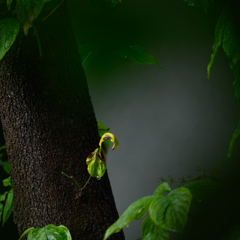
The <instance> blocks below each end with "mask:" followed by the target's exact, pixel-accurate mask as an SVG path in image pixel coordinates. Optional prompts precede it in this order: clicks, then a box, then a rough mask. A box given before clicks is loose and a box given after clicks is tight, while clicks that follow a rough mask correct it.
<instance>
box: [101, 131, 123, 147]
mask: <svg viewBox="0 0 240 240" xmlns="http://www.w3.org/2000/svg"><path fill="white" fill-rule="evenodd" d="M108 139H110V140H111V142H113V146H112V150H114V149H115V148H118V146H119V142H118V140H117V138H116V137H115V136H114V135H113V134H112V133H110V132H107V133H105V134H103V135H102V137H101V139H100V142H99V146H100V149H101V147H102V143H103V142H104V141H106V140H108Z"/></svg>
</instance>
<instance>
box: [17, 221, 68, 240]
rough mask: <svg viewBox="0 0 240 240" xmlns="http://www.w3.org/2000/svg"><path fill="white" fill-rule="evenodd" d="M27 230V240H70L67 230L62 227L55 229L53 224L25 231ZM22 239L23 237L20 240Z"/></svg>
mask: <svg viewBox="0 0 240 240" xmlns="http://www.w3.org/2000/svg"><path fill="white" fill-rule="evenodd" d="M28 230H29V232H28V233H26V234H28V238H27V239H28V240H40V239H41V240H50V239H51V240H72V237H71V234H70V232H69V230H68V229H67V228H66V227H65V226H63V225H60V226H58V227H57V226H55V225H53V224H50V225H47V226H45V227H43V228H36V229H27V230H26V231H28ZM26 231H25V232H26ZM25 232H24V233H25ZM26 234H25V235H26ZM22 237H23V235H22V236H21V238H22ZM21 238H20V239H21ZM20 239H19V240H20Z"/></svg>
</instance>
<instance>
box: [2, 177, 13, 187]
mask: <svg viewBox="0 0 240 240" xmlns="http://www.w3.org/2000/svg"><path fill="white" fill-rule="evenodd" d="M3 186H5V187H7V186H12V181H11V177H8V178H6V179H4V180H3Z"/></svg>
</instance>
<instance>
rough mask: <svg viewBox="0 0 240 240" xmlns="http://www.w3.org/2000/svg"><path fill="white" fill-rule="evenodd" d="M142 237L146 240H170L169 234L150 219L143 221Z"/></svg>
mask: <svg viewBox="0 0 240 240" xmlns="http://www.w3.org/2000/svg"><path fill="white" fill-rule="evenodd" d="M142 237H143V239H144V240H168V239H169V237H170V236H169V233H168V232H167V231H166V230H165V229H162V228H160V227H158V226H157V225H155V224H154V222H153V221H152V219H151V218H150V217H147V218H145V219H144V220H143V223H142Z"/></svg>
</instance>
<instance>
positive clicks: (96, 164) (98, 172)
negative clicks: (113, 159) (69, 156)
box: [86, 148, 106, 180]
mask: <svg viewBox="0 0 240 240" xmlns="http://www.w3.org/2000/svg"><path fill="white" fill-rule="evenodd" d="M98 152H99V148H97V149H96V150H95V151H94V152H93V153H91V154H90V155H89V156H88V157H87V160H86V163H87V165H88V168H87V170H88V173H89V174H90V175H91V176H92V177H96V178H97V179H98V180H100V179H101V177H102V176H103V175H104V173H105V171H106V165H105V163H104V162H103V161H102V160H101V159H100V157H99V156H98Z"/></svg>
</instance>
